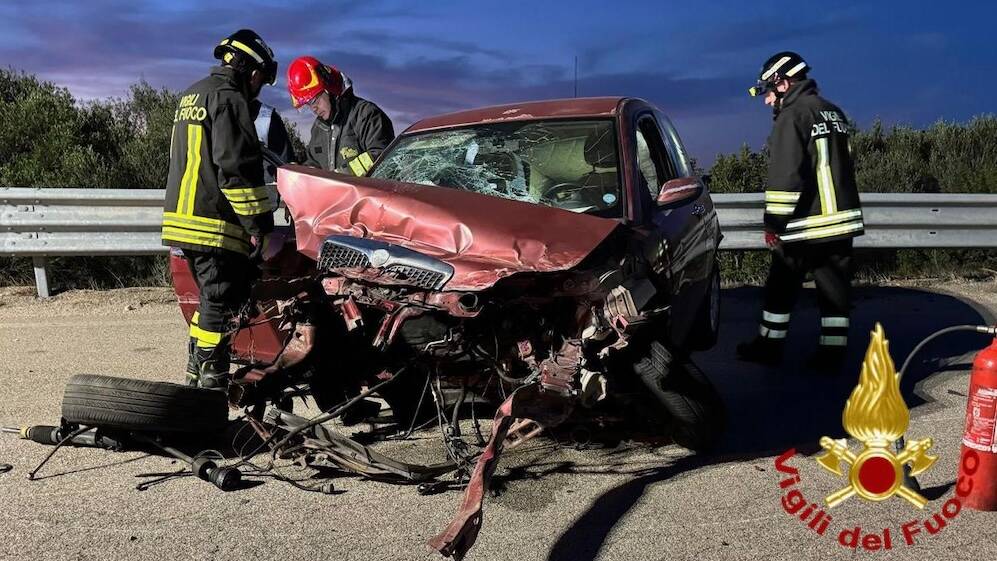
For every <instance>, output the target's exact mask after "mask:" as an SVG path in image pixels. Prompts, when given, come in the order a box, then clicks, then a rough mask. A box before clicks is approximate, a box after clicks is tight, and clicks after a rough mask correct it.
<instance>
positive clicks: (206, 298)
mask: <svg viewBox="0 0 997 561" xmlns="http://www.w3.org/2000/svg"><path fill="white" fill-rule="evenodd" d="M183 252H184V255H185V256H186V257H187V266H188V267H189V268H190V272H191V275H193V277H194V281H195V282H196V283H197V288H198V290H199V292H200V304H199V306H198V309H197V312H195V313H194V317H193V318H192V320H191V323H190V350H189V352H190V356H189V360H188V363H187V376H188V378H190V379H191V380H189V381H195V382H196V381H197V379H198V376H199V375H200V373H201V372H200V371H201V367H202V366H203V363H204V362H205V361H206V360H210V361H211V362H212V365H213V368H216V369H217V371H218V372H227V371H228V364H229V341H228V335H227V333H228V332H229V331H230V330H231V328H232V318H234V317H236V316H237V315H238V313H239V310H240V308H241V307H242V306H243V304H245V303H246V302H247V301H248V300H249V292H250V287H251V283H252V282H253V279H254V278H255V276H256V274H255V267H254V266H253V265H252V263H251V262H250V260H249V257H247V256H245V255H240V254H237V253H232V252H222V253H206V252H200V251H194V250H190V249H185V250H184V251H183Z"/></svg>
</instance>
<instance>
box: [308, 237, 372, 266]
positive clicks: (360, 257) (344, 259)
mask: <svg viewBox="0 0 997 561" xmlns="http://www.w3.org/2000/svg"><path fill="white" fill-rule="evenodd" d="M367 267H370V259H368V258H367V256H366V255H364V254H363V252H361V251H360V250H357V249H353V248H352V247H343V246H341V245H338V244H333V243H329V242H326V243H324V244H322V255H321V256H320V257H319V268H320V269H322V270H324V271H328V270H331V269H365V268H367Z"/></svg>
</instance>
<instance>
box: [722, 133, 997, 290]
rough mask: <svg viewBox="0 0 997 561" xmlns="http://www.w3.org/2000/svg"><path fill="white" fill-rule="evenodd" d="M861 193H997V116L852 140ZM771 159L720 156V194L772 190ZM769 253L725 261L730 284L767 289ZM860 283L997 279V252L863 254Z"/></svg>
mask: <svg viewBox="0 0 997 561" xmlns="http://www.w3.org/2000/svg"><path fill="white" fill-rule="evenodd" d="M852 150H853V154H854V157H855V176H856V180H857V181H858V185H859V191H862V192H867V193H997V117H994V116H989V115H988V116H980V117H977V118H975V119H973V120H971V121H970V122H969V123H966V124H956V123H947V122H942V121H939V122H938V123H935V124H934V125H932V126H931V127H929V128H927V129H925V130H917V129H913V128H911V127H907V126H895V127H892V128H890V129H889V130H885V129H884V127H883V125H882V123H881V122H879V121H877V122H875V123H873V125H872V126H871V127H870V128H869V130H867V131H858V132H857V133H856V134H855V135H854V136H853V137H852ZM768 157H769V155H768V152H767V151H766V150H764V149H763V150H762V151H760V152H754V151H752V150H750V149H749V148H748V147H747V146H743V147H742V148H741V150H740V152H738V153H737V154H721V155H718V156H717V159H716V161H715V162H714V164H713V167H712V168H711V169H710V175H711V183H710V189H711V190H712V191H713V192H715V193H752V192H760V191H762V190H764V188H765V184H766V169H767V166H768ZM768 263H769V257H768V254H767V252H765V251H728V252H724V254H723V255H722V256H721V265H722V266H723V272H724V278H725V279H726V280H727V281H729V282H735V283H738V282H760V281H763V280H764V278H765V275H766V274H767V272H768ZM855 267H856V276H857V278H859V279H862V280H868V281H879V280H886V279H891V278H908V279H909V278H947V277H964V278H992V277H993V276H994V274H995V273H994V271H997V252H994V251H990V250H959V249H953V250H948V249H945V250H943V249H905V250H874V251H870V250H866V251H861V252H857V253H856V257H855Z"/></svg>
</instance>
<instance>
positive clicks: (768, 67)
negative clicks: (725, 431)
mask: <svg viewBox="0 0 997 561" xmlns="http://www.w3.org/2000/svg"><path fill="white" fill-rule="evenodd" d="M809 70H810V66H809V65H808V64H807V63H806V62H805V61H804V60H803V58H802V57H801V56H800V55H798V54H796V53H793V52H788V51H787V52H781V53H777V54H776V55H774V56H772V57H771V58H769V59H768V60H767V61H765V64H763V65H762V70H761V74H760V75H759V81H758V84H757V85H755V86H754V87H752V88H750V89H749V90H748V92H749V93H750V94H751V95H752V96H764V99H765V103H766V105H769V106H771V107H772V109H773V112H774V116H775V117H774V120H775V122H774V124H773V127H772V134H771V135H770V136H769V139H768V148H769V168H768V185H767V186H766V188H765V242H766V245H768V246H769V247H770V248H771V250H772V251H771V254H772V264H771V268H770V270H769V275H768V280H766V282H765V292H764V304H763V305H764V309H763V311H762V317H761V325H760V326H759V334H758V336H757V337H755V339H753V340H752V341H750V342H745V343H741V344H740V345H738V346H737V353H738V355H739V356H740V357H741V359H743V360H749V361H754V362H761V363H765V364H776V363H778V362H779V361H780V360H781V359H782V353H783V348H784V346H785V341H786V336H787V334H788V330H789V319H790V313H791V312H792V310H793V307H794V306H795V305H796V300H797V297H798V296H799V294H800V290H801V285H802V283H803V280H804V278H805V276H806V275H807V274H812V275H813V278H814V281H815V284H816V286H817V302H818V306H819V308H820V315H821V318H820V339H819V344H818V347H817V349H818V350H817V354H816V355H814V357H813V358H812V359H811V361H810V363H811V365H812V366H814V367H816V368H819V369H825V370H835V369H837V367H838V366H839V365H840V363H841V361H842V360H843V359H844V356H845V350H846V348H847V345H848V327H849V313H850V310H851V297H850V291H851V269H850V267H851V258H852V241H853V239H854V238H855V237H856V236H861V235H862V234H863V232H864V227H865V226H864V223H863V219H862V207H861V205H860V204H859V194H858V188H857V186H856V182H855V169H854V165H853V162H852V156H851V150H850V149H849V140H848V139H849V134H850V132H851V131H850V128H849V125H848V121H847V119H846V118H845V114H844V112H842V111H841V109H839V108H838V107H837V106H836V105H834V104H832V103H831V102H829V101H827V100H826V99H824V98H823V97H821V96H820V95H819V93H818V90H817V83H816V82H815V81H814V80H812V79H810V78H808V77H807V73H808V71H809Z"/></svg>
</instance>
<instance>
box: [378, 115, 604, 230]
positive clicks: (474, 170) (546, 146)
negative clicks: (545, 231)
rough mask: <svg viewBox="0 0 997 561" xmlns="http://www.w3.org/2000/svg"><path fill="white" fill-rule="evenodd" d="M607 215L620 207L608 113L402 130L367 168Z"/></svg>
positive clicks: (397, 176)
mask: <svg viewBox="0 0 997 561" xmlns="http://www.w3.org/2000/svg"><path fill="white" fill-rule="evenodd" d="M371 176H372V177H376V178H380V179H392V180H395V181H405V182H408V183H419V184H423V185H437V186H440V187H451V188H454V189H463V190H466V191H474V192H476V193H482V194H485V195H491V196H495V197H502V198H505V199H513V200H516V201H524V202H528V203H533V204H541V205H547V206H552V207H557V208H562V209H565V210H570V211H574V212H588V213H593V214H597V215H599V216H606V217H618V216H621V215H622V210H621V205H620V204H619V201H620V179H619V177H620V174H619V164H618V160H617V155H616V132H615V129H614V127H613V121H612V120H610V119H605V120H591V121H550V120H546V121H525V122H523V121H517V122H506V123H493V124H483V125H476V126H472V127H466V128H460V129H449V130H444V131H436V132H427V133H423V134H415V135H412V136H409V137H405V138H402V139H401V140H399V141H398V144H397V145H395V147H394V148H393V149H392V150H391V151H390V152H389V153H387V154H385V155H384V156H383V157H382V159H381V161H380V162H379V164H378V165H377V167H376V168H375V169H374V171H373V173H372V174H371Z"/></svg>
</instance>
